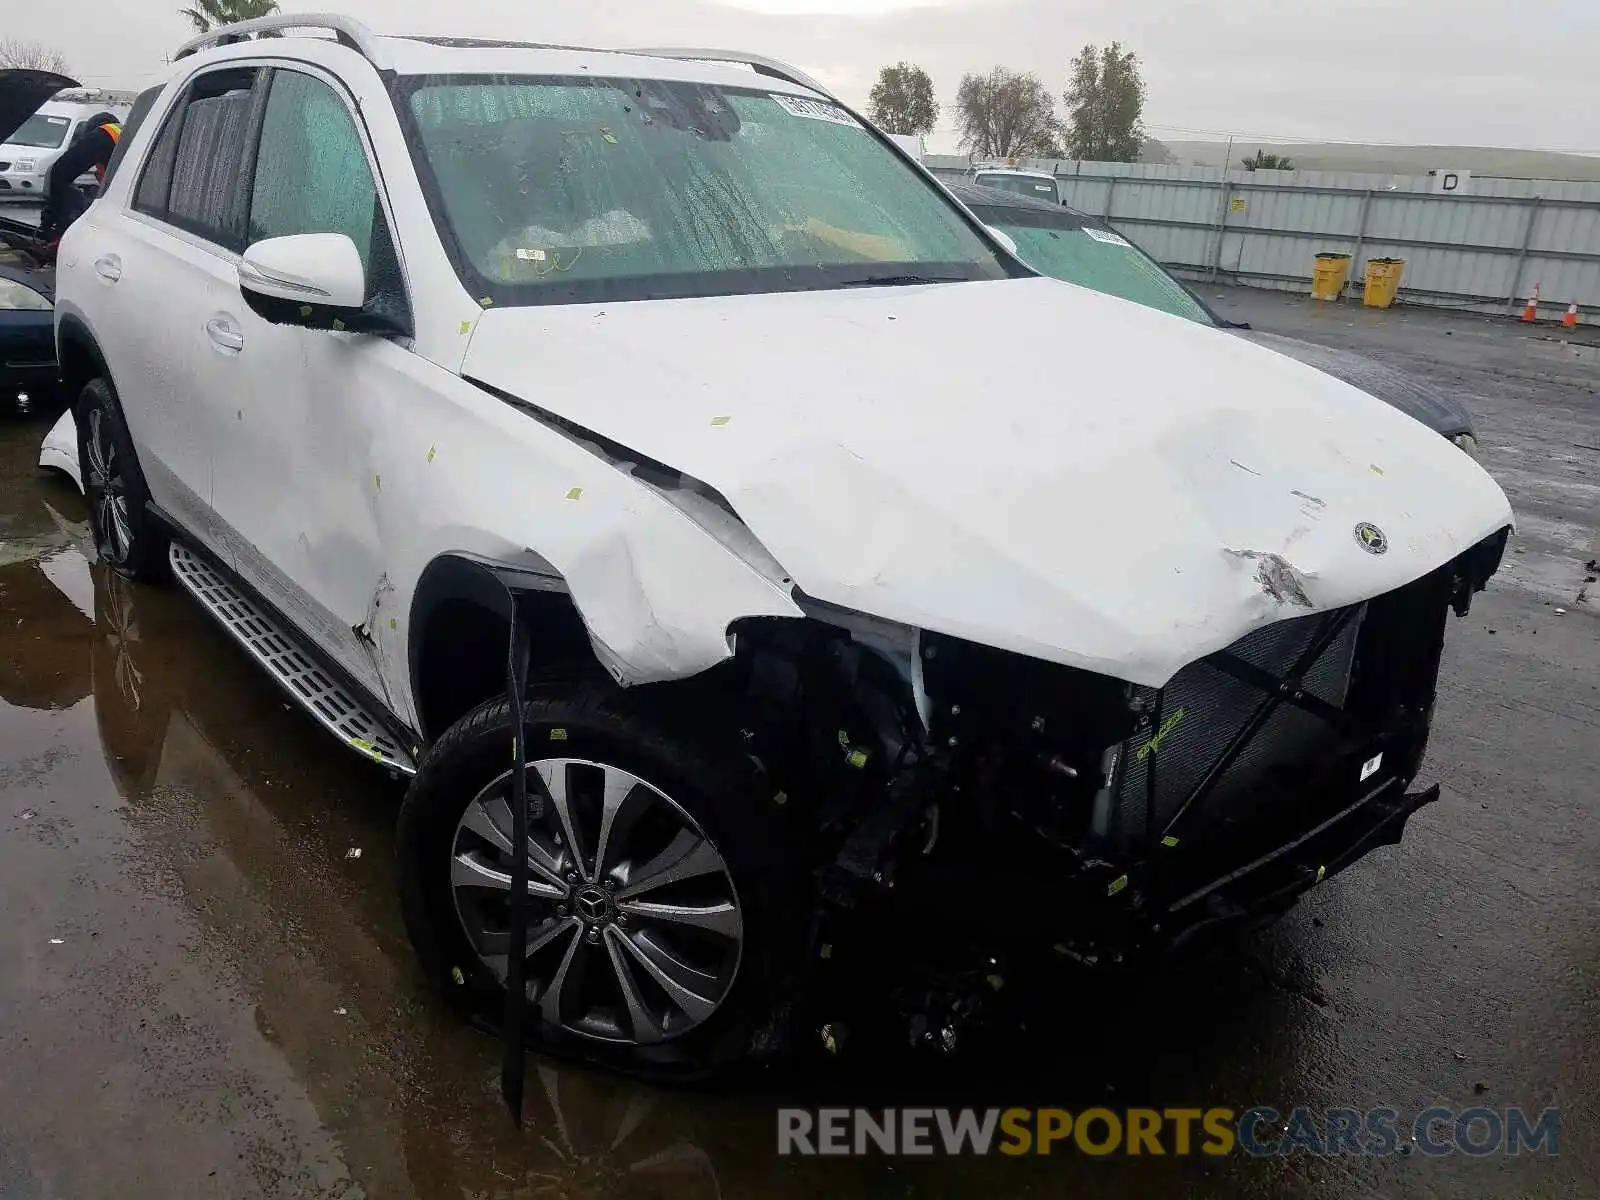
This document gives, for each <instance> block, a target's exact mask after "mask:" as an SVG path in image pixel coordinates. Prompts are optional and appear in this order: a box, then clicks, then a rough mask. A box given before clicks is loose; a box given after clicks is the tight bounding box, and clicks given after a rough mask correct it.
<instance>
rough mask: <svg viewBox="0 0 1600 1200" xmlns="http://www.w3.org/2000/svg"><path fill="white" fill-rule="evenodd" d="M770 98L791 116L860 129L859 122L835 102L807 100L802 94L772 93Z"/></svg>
mask: <svg viewBox="0 0 1600 1200" xmlns="http://www.w3.org/2000/svg"><path fill="white" fill-rule="evenodd" d="M772 98H773V99H774V100H776V101H777V102H778V107H779V108H781V109H783V111H784V112H786V113H788V114H789V115H790V116H792V117H806V118H809V119H810V120H813V121H827V122H828V123H830V124H832V125H848V126H849V127H850V128H851V129H860V128H861V122H860V121H858V120H856V119H855V118H854V117H852V116H851V115H850V114H849V113H847V112H845V111H844V109H842V108H840V107H839V106H838V105H836V104H825V103H823V102H822V101H821V100H808V99H807V98H806V97H804V96H781V95H778V94H777V93H772Z"/></svg>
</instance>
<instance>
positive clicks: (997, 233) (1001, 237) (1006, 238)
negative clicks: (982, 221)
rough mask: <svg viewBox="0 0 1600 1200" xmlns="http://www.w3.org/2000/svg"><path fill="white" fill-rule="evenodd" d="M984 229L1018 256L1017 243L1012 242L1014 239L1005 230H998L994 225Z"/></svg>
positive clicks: (986, 226)
mask: <svg viewBox="0 0 1600 1200" xmlns="http://www.w3.org/2000/svg"><path fill="white" fill-rule="evenodd" d="M984 228H985V229H987V230H988V231H989V236H990V237H992V238H993V239H994V240H995V241H997V242H999V243H1000V244H1001V245H1002V246H1004V247H1005V248H1006V249H1007V250H1009V251H1011V253H1012V254H1016V252H1017V243H1016V242H1015V241H1014V240H1012V237H1011V235H1010V234H1009V233H1007V232H1006V231H1005V230H1004V229H997V228H996V227H995V226H993V225H985V226H984Z"/></svg>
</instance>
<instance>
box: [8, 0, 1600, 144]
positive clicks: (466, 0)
mask: <svg viewBox="0 0 1600 1200" xmlns="http://www.w3.org/2000/svg"><path fill="white" fill-rule="evenodd" d="M4 5H5V9H6V15H5V20H4V28H3V29H0V33H3V34H4V35H8V36H12V37H21V38H25V39H31V40H37V41H41V42H46V43H49V44H51V45H54V46H57V47H59V48H61V49H62V50H63V51H64V52H65V53H66V54H67V56H68V59H69V60H70V62H71V63H72V66H73V68H74V70H75V71H76V72H77V74H78V77H79V78H81V79H82V80H83V81H84V82H85V83H93V84H101V85H104V86H136V85H138V84H140V83H141V82H142V81H143V80H144V79H147V78H149V76H150V74H151V73H152V72H153V71H156V70H158V69H159V68H160V64H161V63H162V61H163V58H164V56H165V55H166V54H168V53H169V52H170V51H171V50H172V49H173V48H174V47H175V46H176V45H177V44H178V43H180V42H181V41H182V40H183V39H184V38H185V37H187V36H188V34H187V33H186V32H185V31H186V25H185V23H184V22H183V20H182V19H181V18H180V17H179V16H178V15H177V9H178V8H179V6H180V0H4ZM453 7H454V13H453V15H452V16H451V17H449V18H448V19H446V18H444V17H442V16H440V15H438V14H439V13H442V12H444V11H447V9H446V6H443V5H436V4H429V3H425V2H424V0H311V2H302V0H286V2H285V3H284V8H285V9H286V10H294V9H302V10H308V11H310V10H316V11H326V10H330V9H331V10H336V11H343V12H348V13H350V14H352V15H354V16H357V17H360V18H362V19H363V20H365V21H367V22H369V23H370V24H372V25H373V26H374V27H375V28H377V29H380V30H382V31H387V32H397V33H400V32H407V33H416V32H428V33H460V34H475V35H480V36H482V35H499V36H504V37H513V38H523V39H528V40H535V39H537V40H547V41H557V42H576V43H581V44H588V45H597V44H598V45H608V44H609V45H623V46H626V45H648V44H663V43H664V44H678V45H699V46H716V47H719V48H723V47H728V48H738V49H742V50H751V51H755V52H758V53H764V54H768V55H771V56H773V57H776V58H783V59H787V60H789V61H791V62H794V63H796V64H797V65H799V66H802V67H804V68H806V69H808V70H810V71H811V72H812V73H814V74H815V75H817V76H818V77H819V78H821V79H822V80H823V81H824V82H825V83H827V84H829V85H830V86H832V87H833V88H834V89H836V90H837V91H838V92H839V93H840V94H841V95H842V96H844V97H845V98H846V99H847V100H850V101H852V102H855V103H860V104H864V103H865V101H866V93H867V90H868V89H869V88H870V87H871V85H872V81H873V79H874V78H875V76H876V74H877V69H878V67H880V66H881V65H883V64H884V63H887V62H896V61H899V60H901V59H905V60H908V61H910V62H914V63H919V64H921V65H922V66H923V67H924V68H926V69H927V70H928V72H929V73H930V74H931V75H932V76H933V79H934V83H935V85H936V86H937V88H938V92H939V99H940V101H941V103H942V104H943V105H944V107H945V116H944V119H943V120H942V121H941V131H940V133H939V134H938V135H936V137H935V139H934V143H933V146H932V148H934V149H938V150H948V149H954V145H953V137H952V136H951V135H950V133H949V116H950V115H951V109H952V108H953V101H954V96H955V91H956V87H957V85H958V84H959V82H960V79H961V76H962V73H963V72H966V71H987V70H988V69H989V68H991V67H993V66H995V65H996V64H1004V65H1005V66H1007V67H1010V68H1013V69H1017V70H1027V71H1036V72H1038V73H1039V74H1040V75H1041V76H1043V77H1044V78H1045V80H1046V81H1047V82H1048V83H1049V84H1050V86H1051V90H1052V91H1055V92H1057V93H1059V92H1060V90H1061V88H1062V86H1063V83H1064V79H1065V75H1066V64H1067V60H1068V59H1069V58H1071V56H1072V55H1073V54H1074V53H1075V52H1076V51H1077V50H1078V49H1079V48H1080V47H1081V46H1082V45H1083V44H1084V43H1085V42H1090V41H1093V42H1104V41H1108V40H1110V39H1113V38H1116V39H1120V40H1121V41H1122V42H1123V43H1124V44H1125V45H1127V46H1130V47H1131V48H1133V49H1134V50H1135V51H1136V52H1137V53H1138V54H1139V56H1140V57H1141V58H1142V59H1143V60H1144V68H1145V79H1146V81H1147V82H1148V84H1149V89H1150V98H1149V102H1148V104H1147V106H1146V110H1145V117H1146V120H1147V122H1148V123H1149V125H1150V126H1151V132H1152V133H1153V134H1154V135H1155V136H1158V137H1166V138H1178V139H1183V138H1193V137H1205V136H1207V135H1208V134H1209V133H1211V132H1212V131H1217V132H1220V133H1221V134H1222V135H1224V136H1225V135H1226V134H1227V133H1229V132H1233V133H1237V134H1239V135H1241V136H1245V137H1251V138H1259V137H1262V136H1266V137H1268V138H1271V137H1283V136H1286V137H1303V138H1317V139H1321V138H1327V139H1331V140H1342V141H1376V142H1402V143H1437V144H1470V145H1493V146H1520V147H1531V148H1539V149H1553V150H1574V151H1580V152H1591V153H1600V124H1597V122H1596V120H1595V111H1596V108H1597V107H1600V106H1597V100H1600V85H1597V83H1596V80H1597V79H1600V67H1597V62H1600V3H1596V2H1595V0H1320V2H1313V3H1307V2H1306V0H1206V2H1201V0H462V2H460V3H458V4H457V5H455V6H453ZM430 14H433V15H430Z"/></svg>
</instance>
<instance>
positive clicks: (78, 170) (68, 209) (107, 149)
mask: <svg viewBox="0 0 1600 1200" xmlns="http://www.w3.org/2000/svg"><path fill="white" fill-rule="evenodd" d="M84 128H85V132H84V134H83V136H82V137H80V138H79V139H78V140H77V141H75V142H73V143H72V145H71V146H70V147H68V149H67V151H66V153H64V154H63V155H62V156H61V157H60V158H58V159H56V161H55V164H54V165H53V166H52V167H51V168H50V185H49V192H48V195H47V197H46V200H45V207H44V213H43V215H42V217H41V218H40V221H39V228H40V231H41V232H42V233H44V235H45V236H46V237H48V238H50V239H51V240H53V241H58V240H60V237H61V235H62V234H63V233H65V232H66V229H67V226H69V225H71V224H72V222H73V221H75V220H77V219H78V217H79V215H80V214H81V213H82V212H83V210H84V208H85V207H86V205H85V203H84V197H83V193H82V192H80V191H79V190H78V188H77V179H78V176H80V175H82V174H83V173H84V172H85V171H93V172H94V174H95V178H96V179H97V180H99V181H100V182H101V183H104V182H105V178H106V164H107V163H109V162H110V161H111V156H112V154H114V153H115V152H116V149H117V143H118V142H119V141H120V140H121V139H122V123H121V122H120V121H118V120H117V117H116V114H114V113H109V112H99V113H96V114H95V115H94V116H92V117H90V118H89V120H88V121H87V122H85V125H84Z"/></svg>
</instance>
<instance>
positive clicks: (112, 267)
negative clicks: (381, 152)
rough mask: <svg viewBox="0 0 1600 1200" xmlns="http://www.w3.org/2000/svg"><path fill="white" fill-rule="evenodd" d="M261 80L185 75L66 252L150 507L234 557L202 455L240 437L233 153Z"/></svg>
mask: <svg viewBox="0 0 1600 1200" xmlns="http://www.w3.org/2000/svg"><path fill="white" fill-rule="evenodd" d="M264 74H265V72H264V71H263V70H262V69H261V68H258V67H226V68H219V69H216V70H212V71H208V72H204V73H202V74H200V75H198V76H196V77H195V78H194V79H193V80H192V81H191V82H190V83H189V84H188V86H187V87H185V88H184V89H183V92H182V94H181V95H180V96H179V97H178V98H177V101H176V102H175V103H174V104H172V105H171V106H170V108H169V109H168V110H167V111H166V112H165V114H164V115H163V117H162V121H161V126H160V130H159V132H158V134H157V135H156V138H155V141H154V143H153V145H152V147H151V149H150V151H149V153H148V154H145V155H144V156H143V159H142V162H141V163H140V168H139V175H138V178H137V179H136V180H135V181H134V182H133V184H132V186H131V187H129V188H119V189H117V195H119V196H120V197H121V200H120V201H118V200H116V199H115V198H113V197H110V196H108V202H107V203H97V204H95V205H94V206H93V207H92V208H91V209H90V211H89V214H88V215H87V216H85V217H84V218H83V219H82V220H80V222H79V225H80V226H87V227H88V228H87V229H85V230H83V231H82V232H81V233H80V231H79V230H78V229H77V228H75V229H74V237H73V239H72V242H71V245H72V250H73V253H74V255H75V256H76V257H77V258H78V259H79V260H80V263H79V269H81V268H82V266H83V265H84V264H83V263H82V261H81V260H83V259H87V264H86V265H87V267H88V271H87V272H86V274H85V278H88V279H91V280H92V281H93V283H94V285H95V286H94V287H93V288H90V289H88V292H89V293H90V294H88V295H85V296H84V297H83V299H84V301H85V304H84V307H85V308H89V307H91V305H92V307H93V312H92V313H91V314H90V316H91V322H90V323H91V327H92V329H93V331H94V334H95V336H96V338H97V339H98V340H99V342H100V346H101V350H102V352H103V353H104V354H105V356H106V362H107V365H108V367H109V368H110V371H111V377H112V382H113V384H114V385H115V386H116V389H117V394H118V397H119V399H120V400H121V402H122V407H123V411H124V413H125V414H126V416H127V419H128V426H129V429H130V431H131V432H132V434H133V439H134V444H135V446H136V447H137V449H138V451H139V461H140V465H141V466H142V467H143V468H144V473H145V476H146V478H147V480H148V482H149V485H150V493H151V497H152V499H154V501H155V502H156V504H157V505H159V506H160V507H161V508H162V509H163V510H165V511H166V512H167V513H168V514H169V515H170V516H172V517H173V518H174V519H176V520H177V521H178V522H179V524H181V525H182V526H184V527H185V528H187V529H188V530H190V531H191V532H192V533H193V535H194V536H196V537H197V538H199V539H200V540H201V541H202V542H203V543H204V544H205V545H207V546H208V547H209V548H210V549H211V550H212V551H213V552H214V553H217V554H218V555H220V556H222V557H223V558H224V559H225V560H227V561H229V562H231V561H232V560H233V553H232V548H231V547H230V546H229V545H228V544H227V542H226V539H225V538H224V537H223V536H222V533H223V531H222V530H221V529H220V528H219V527H218V525H217V523H216V521H215V517H214V512H213V509H212V455H213V449H214V447H215V446H216V445H217V443H218V442H219V441H221V440H224V439H226V438H229V437H234V436H238V432H237V426H238V422H239V416H238V414H239V405H238V404H236V403H233V399H234V398H235V397H237V396H240V395H242V393H243V390H244V385H243V383H242V381H241V376H240V371H241V368H240V367H239V365H238V356H239V346H240V337H239V314H240V312H242V311H243V308H244V303H243V300H242V299H241V297H240V295H239V289H238V284H237V270H238V261H239V259H238V255H239V251H240V250H242V249H243V247H244V239H245V210H246V204H247V196H248V190H247V189H248V183H247V182H246V180H245V179H244V178H243V175H244V172H245V167H246V165H247V164H246V155H245V153H244V147H245V144H246V141H247V136H248V132H249V129H250V126H251V123H252V120H253V117H254V112H253V106H254V105H255V104H256V103H258V102H259V100H260V99H261V98H262V96H263V94H264V93H263V91H262V89H261V88H260V87H259V84H260V83H261V81H262V78H263V76H264Z"/></svg>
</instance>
